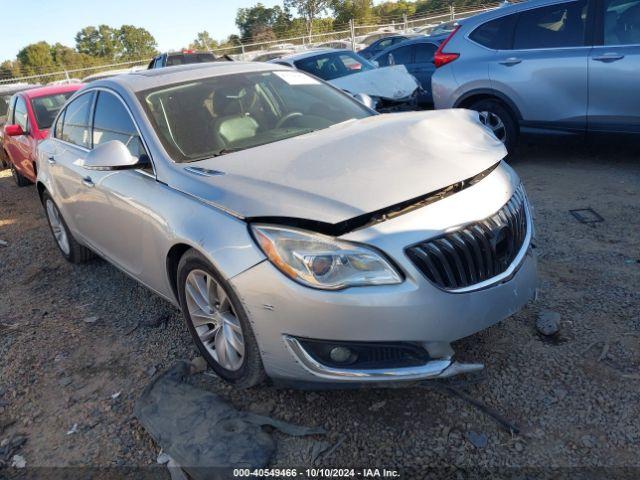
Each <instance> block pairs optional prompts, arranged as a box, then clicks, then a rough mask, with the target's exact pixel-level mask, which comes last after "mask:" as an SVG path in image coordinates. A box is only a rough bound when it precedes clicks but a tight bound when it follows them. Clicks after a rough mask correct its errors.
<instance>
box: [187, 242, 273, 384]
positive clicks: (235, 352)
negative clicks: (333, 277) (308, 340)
mask: <svg viewBox="0 0 640 480" xmlns="http://www.w3.org/2000/svg"><path fill="white" fill-rule="evenodd" d="M177 276H178V278H177V280H178V297H179V300H180V307H181V309H182V314H183V315H184V318H185V321H186V322H187V328H188V329H189V332H190V333H191V336H192V337H193V340H194V342H195V344H196V346H197V347H198V350H200V353H201V354H202V356H203V357H204V358H205V359H206V360H207V363H209V365H210V366H211V368H212V369H213V371H214V372H216V374H217V375H218V376H220V377H221V378H223V379H224V380H226V381H227V382H229V383H232V384H234V385H235V386H237V387H239V388H249V387H252V386H254V385H258V384H259V383H261V382H263V381H264V380H265V378H266V374H265V372H264V368H263V366H262V359H261V357H260V350H259V348H258V343H257V341H256V339H255V336H254V334H253V330H252V329H251V325H250V324H249V318H248V316H247V314H246V312H245V310H244V308H243V306H242V304H241V302H240V300H239V298H238V296H237V295H236V293H235V291H234V290H233V288H232V287H231V285H229V283H228V282H227V281H226V280H225V279H224V278H223V277H222V276H221V275H220V274H219V273H218V271H217V270H216V269H215V268H214V267H213V266H212V265H211V264H210V263H209V262H208V261H207V260H206V259H205V258H204V257H203V256H202V255H201V254H200V253H198V252H197V251H196V250H193V249H191V250H188V251H187V252H185V254H184V255H183V256H182V258H181V259H180V262H179V264H178V275H177Z"/></svg>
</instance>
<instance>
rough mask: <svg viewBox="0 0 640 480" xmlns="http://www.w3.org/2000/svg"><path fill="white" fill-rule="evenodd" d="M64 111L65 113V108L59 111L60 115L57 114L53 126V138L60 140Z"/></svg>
mask: <svg viewBox="0 0 640 480" xmlns="http://www.w3.org/2000/svg"><path fill="white" fill-rule="evenodd" d="M65 113H67V110H66V109H65V110H63V111H62V112H60V115H58V119H57V120H56V124H55V126H54V127H53V136H54V138H59V139H60V140H62V125H63V124H64V115H65Z"/></svg>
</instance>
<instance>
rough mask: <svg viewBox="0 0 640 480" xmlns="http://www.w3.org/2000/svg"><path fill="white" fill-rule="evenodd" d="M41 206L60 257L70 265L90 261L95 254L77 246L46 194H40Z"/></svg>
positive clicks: (56, 208)
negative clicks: (60, 254)
mask: <svg viewBox="0 0 640 480" xmlns="http://www.w3.org/2000/svg"><path fill="white" fill-rule="evenodd" d="M42 205H43V206H44V212H45V215H46V216H47V221H48V223H49V228H50V229H51V234H52V235H53V239H54V241H55V242H56V245H57V247H58V249H59V250H60V253H62V256H63V257H64V258H65V259H66V260H67V261H69V262H71V263H84V262H86V261H88V260H91V259H92V258H93V257H94V256H95V254H94V253H93V252H92V251H91V250H89V249H88V248H87V247H85V246H84V245H81V244H79V243H78V242H77V241H76V239H75V238H74V237H73V235H72V234H71V232H70V231H69V227H67V223H66V222H65V221H64V218H62V214H61V213H60V210H59V209H58V206H57V205H56V203H55V202H54V201H53V198H51V195H49V193H47V192H43V193H42Z"/></svg>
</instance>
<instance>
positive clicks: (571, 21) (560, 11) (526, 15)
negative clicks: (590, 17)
mask: <svg viewBox="0 0 640 480" xmlns="http://www.w3.org/2000/svg"><path fill="white" fill-rule="evenodd" d="M586 18H587V2H586V0H583V1H580V2H571V3H563V4H560V5H551V6H549V7H542V8H536V9H533V10H529V11H526V12H522V13H520V15H519V16H518V23H517V25H516V29H515V32H514V38H513V48H514V49H515V50H526V49H540V48H561V47H577V46H582V45H584V39H585V24H586Z"/></svg>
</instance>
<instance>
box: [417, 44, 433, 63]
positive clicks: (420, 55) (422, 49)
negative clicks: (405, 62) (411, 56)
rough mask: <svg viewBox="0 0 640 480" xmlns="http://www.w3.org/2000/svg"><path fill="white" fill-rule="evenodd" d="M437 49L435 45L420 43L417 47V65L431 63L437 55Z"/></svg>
mask: <svg viewBox="0 0 640 480" xmlns="http://www.w3.org/2000/svg"><path fill="white" fill-rule="evenodd" d="M437 49H438V47H436V46H435V45H434V44H433V43H418V44H417V45H416V58H415V63H431V62H433V55H434V54H435V53H436V50H437Z"/></svg>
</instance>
